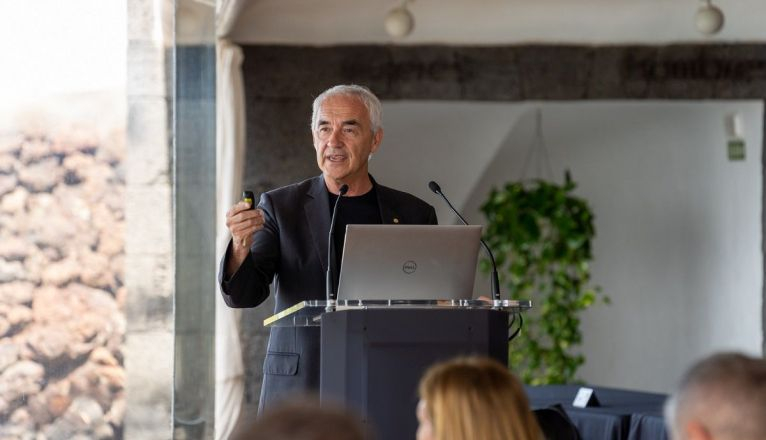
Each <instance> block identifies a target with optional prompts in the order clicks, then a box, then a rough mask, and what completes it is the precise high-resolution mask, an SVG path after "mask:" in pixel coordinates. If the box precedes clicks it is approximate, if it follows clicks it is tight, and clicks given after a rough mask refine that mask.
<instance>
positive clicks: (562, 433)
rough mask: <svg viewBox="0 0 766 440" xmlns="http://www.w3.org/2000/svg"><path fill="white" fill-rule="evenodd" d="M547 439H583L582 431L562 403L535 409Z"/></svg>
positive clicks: (538, 421) (538, 422)
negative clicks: (570, 417)
mask: <svg viewBox="0 0 766 440" xmlns="http://www.w3.org/2000/svg"><path fill="white" fill-rule="evenodd" d="M533 412H534V414H535V417H536V418H537V424H538V425H540V429H542V431H543V435H544V436H545V439H546V440H582V437H580V432H579V431H578V430H577V427H576V426H575V425H574V423H572V420H570V419H569V416H567V413H566V411H564V408H563V407H562V406H561V405H552V406H549V407H547V408H540V409H536V410H534V411H533Z"/></svg>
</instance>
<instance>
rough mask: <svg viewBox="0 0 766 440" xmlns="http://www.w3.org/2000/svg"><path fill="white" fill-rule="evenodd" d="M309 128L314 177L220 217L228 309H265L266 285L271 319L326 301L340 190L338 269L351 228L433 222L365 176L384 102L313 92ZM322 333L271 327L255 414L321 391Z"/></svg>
mask: <svg viewBox="0 0 766 440" xmlns="http://www.w3.org/2000/svg"><path fill="white" fill-rule="evenodd" d="M311 131H312V135H313V142H314V150H315V151H316V160H317V165H318V166H319V169H320V170H322V174H321V175H320V176H318V177H315V178H313V179H309V180H305V181H303V182H300V183H295V184H292V185H289V186H286V187H283V188H279V189H275V190H273V191H269V192H266V193H264V194H262V195H261V199H260V202H259V203H258V209H254V210H253V209H250V208H251V206H250V204H248V203H245V202H240V203H237V204H236V205H234V206H232V208H231V209H230V210H229V212H227V214H226V226H227V227H228V228H229V231H230V232H231V235H232V240H231V241H230V242H229V246H228V248H227V250H226V254H225V256H224V258H223V260H222V261H221V266H220V270H219V274H218V278H219V282H220V284H221V291H222V292H223V298H224V301H226V304H228V305H229V306H230V307H255V306H257V305H259V304H261V303H262V302H263V301H264V300H265V299H266V298H267V297H268V295H269V285H270V284H272V283H273V284H274V292H275V295H276V298H275V300H276V306H275V310H274V312H275V313H276V312H279V311H281V310H284V309H285V308H287V307H290V306H292V305H294V304H296V303H298V302H300V301H305V300H323V299H325V273H326V272H327V265H328V261H327V258H328V257H327V254H328V253H327V250H328V233H329V228H330V217H331V214H332V207H333V206H334V205H335V201H336V200H337V198H338V197H339V193H340V190H341V187H343V186H346V185H347V187H348V190H347V192H346V194H345V196H343V200H342V202H341V203H340V204H339V207H338V212H337V217H336V223H335V228H334V229H335V233H334V237H335V239H334V241H335V242H336V244H335V249H336V250H337V252H336V261H335V262H333V263H332V264H333V265H334V267H336V268H337V267H339V263H340V260H341V249H342V248H343V247H342V244H343V239H344V235H345V231H346V225H348V224H436V212H435V211H434V208H433V207H432V206H430V205H428V204H427V203H425V202H424V201H422V200H420V199H418V198H417V197H415V196H412V195H410V194H407V193H404V192H401V191H397V190H394V189H391V188H387V187H385V186H383V185H380V184H378V183H377V182H376V181H375V180H374V179H373V178H372V177H371V176H370V175H369V174H368V170H367V168H368V160H369V158H370V156H371V155H372V154H373V153H375V152H376V151H377V150H378V148H379V147H380V143H381V141H382V140H383V128H382V125H381V105H380V101H379V100H378V98H377V97H376V96H375V95H374V94H372V92H370V91H369V90H368V89H367V88H365V87H361V86H357V85H339V86H335V87H332V88H330V89H328V90H326V91H325V92H323V93H322V94H321V95H319V96H318V97H317V98H316V99H315V100H314V104H313V109H312V115H311ZM374 251H375V250H374V249H370V252H374ZM319 332H320V330H319V328H318V327H272V328H271V334H270V337H269V343H268V349H267V353H266V359H265V361H264V363H263V385H262V389H261V398H260V406H259V411H263V410H264V409H265V408H266V407H267V406H269V405H270V404H271V403H273V402H274V401H275V400H278V399H280V398H283V397H285V396H287V395H289V394H290V393H294V392H305V391H310V390H317V389H318V387H319V336H320V333H319Z"/></svg>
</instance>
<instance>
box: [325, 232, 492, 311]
mask: <svg viewBox="0 0 766 440" xmlns="http://www.w3.org/2000/svg"><path fill="white" fill-rule="evenodd" d="M480 239H481V226H437V225H348V226H347V227H346V238H345V243H344V246H343V259H342V261H341V265H340V280H339V281H338V296H337V298H338V299H339V300H357V299H374V300H389V299H395V300H402V299H405V300H406V299H471V298H472V297H473V283H474V278H475V277H476V261H477V259H478V256H479V240H480Z"/></svg>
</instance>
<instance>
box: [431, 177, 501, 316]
mask: <svg viewBox="0 0 766 440" xmlns="http://www.w3.org/2000/svg"><path fill="white" fill-rule="evenodd" d="M428 188H429V189H430V190H431V191H433V192H434V193H436V194H438V195H440V196H441V198H442V199H444V201H445V202H447V206H449V207H450V209H451V210H452V212H454V213H455V215H457V217H458V218H459V219H460V221H461V222H463V224H464V225H468V222H467V221H465V219H464V218H463V216H462V215H460V213H459V212H457V209H455V207H454V206H452V203H450V201H449V199H447V196H445V195H444V193H443V192H442V189H441V187H440V186H439V184H438V183H436V182H434V181H433V180H432V181H430V182H428ZM480 241H481V245H482V246H483V247H484V250H485V251H486V252H487V255H489V261H491V262H492V281H491V282H492V298H493V299H494V300H496V301H500V281H499V279H498V276H497V264H495V256H494V255H492V251H491V250H490V249H489V246H487V243H486V242H485V241H484V240H483V239H480Z"/></svg>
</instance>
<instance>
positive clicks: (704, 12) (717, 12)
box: [694, 0, 724, 35]
mask: <svg viewBox="0 0 766 440" xmlns="http://www.w3.org/2000/svg"><path fill="white" fill-rule="evenodd" d="M702 3H703V4H702V5H701V6H700V7H699V9H697V13H696V14H695V15H694V26H695V27H696V28H697V31H699V32H700V33H702V34H704V35H713V34H717V33H718V31H720V30H721V28H723V22H724V17H723V11H721V9H720V8H719V7H718V6H716V5H714V4H712V3H711V1H710V0H703V2H702Z"/></svg>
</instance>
